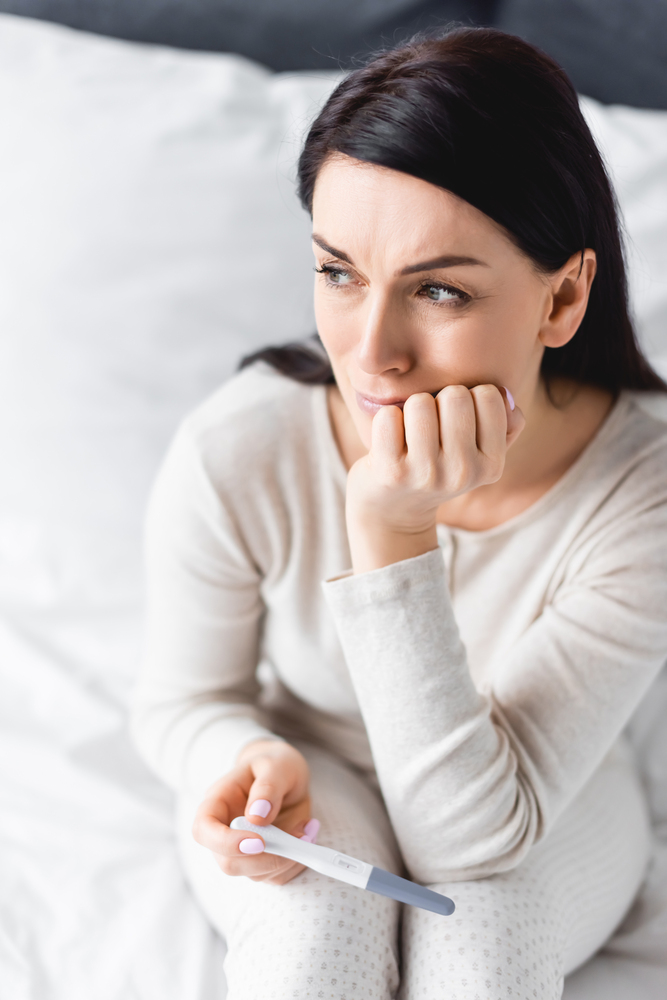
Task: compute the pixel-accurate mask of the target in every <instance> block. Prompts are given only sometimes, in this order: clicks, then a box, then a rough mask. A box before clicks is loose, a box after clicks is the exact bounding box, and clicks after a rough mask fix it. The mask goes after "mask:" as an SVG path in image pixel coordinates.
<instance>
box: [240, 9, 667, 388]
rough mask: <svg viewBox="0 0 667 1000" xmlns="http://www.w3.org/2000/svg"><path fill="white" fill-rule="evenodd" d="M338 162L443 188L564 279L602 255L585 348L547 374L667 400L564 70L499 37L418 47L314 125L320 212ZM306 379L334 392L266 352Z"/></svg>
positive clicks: (298, 351) (391, 56)
mask: <svg viewBox="0 0 667 1000" xmlns="http://www.w3.org/2000/svg"><path fill="white" fill-rule="evenodd" d="M333 153H343V154H346V155H347V156H351V157H353V158H355V159H357V160H363V161H365V162H368V163H375V164H378V165H379V166H383V167H389V168H391V169H393V170H399V171H401V172H402V173H406V174H411V175H412V176H414V177H419V178H421V179H422V180H425V181H428V182H429V183H431V184H435V185H437V186H438V187H442V188H446V189H447V190H448V191H451V192H452V193H453V194H455V195H458V196H459V197H460V198H463V199H464V200H465V201H467V202H469V203H470V204H471V205H473V206H474V207H475V208H478V209H479V210H480V211H481V212H483V213H484V214H485V215H487V216H488V217H489V218H491V219H493V220H494V221H495V222H497V223H499V224H500V225H501V226H503V227H504V229H505V230H506V231H507V233H508V236H509V238H510V239H512V240H513V242H514V243H515V245H516V246H517V247H518V248H519V249H520V250H521V251H522V252H523V253H524V254H526V256H527V257H528V258H530V260H531V261H533V263H534V265H535V266H537V267H538V268H539V269H541V270H542V271H544V272H547V273H553V272H554V271H557V270H558V269H559V268H560V267H562V266H563V265H564V264H565V262H566V261H567V260H569V258H570V257H571V256H572V255H573V254H576V253H579V252H582V251H583V250H584V249H586V248H587V247H589V248H591V249H593V250H594V251H595V253H596V256H597V274H596V277H595V279H594V281H593V285H592V287H591V293H590V297H589V302H588V307H587V309H586V313H585V315H584V318H583V320H582V322H581V325H580V327H579V329H578V331H577V333H576V334H575V336H574V337H573V338H572V339H571V340H570V341H569V342H568V343H567V344H566V345H565V346H563V347H559V348H546V349H545V352H544V357H543V361H542V372H543V374H544V375H545V376H546V377H547V378H548V377H549V376H554V375H561V376H565V377H569V378H572V379H575V380H576V381H578V382H583V383H590V384H594V385H598V386H602V387H603V388H605V389H609V390H611V391H612V392H614V393H617V392H618V391H619V390H620V389H623V388H627V389H646V390H649V389H653V390H656V389H658V390H663V391H667V385H665V383H664V382H663V381H662V379H661V378H660V377H659V376H658V375H657V374H656V372H655V371H654V370H653V369H652V368H651V366H650V364H649V363H648V361H647V360H646V358H645V357H644V356H643V354H642V352H641V350H640V348H639V345H638V343H637V339H636V336H635V332H634V329H633V325H632V321H631V319H630V315H629V310H628V292H627V280H626V273H625V263H624V257H623V247H622V242H621V236H620V229H619V221H618V213H617V206H616V201H615V198H614V193H613V190H612V187H611V183H610V181H609V178H608V176H607V173H606V170H605V167H604V163H603V161H602V158H601V156H600V153H599V151H598V149H597V146H596V145H595V142H594V140H593V137H592V135H591V133H590V130H589V128H588V126H587V124H586V122H585V120H584V117H583V115H582V113H581V110H580V108H579V102H578V99H577V94H576V92H575V90H574V87H573V86H572V84H571V82H570V80H569V79H568V77H567V75H566V73H565V72H564V70H562V69H561V68H560V66H558V64H557V63H555V62H554V61H553V60H552V59H550V58H549V57H548V56H546V55H544V53H542V52H540V51H539V50H538V49H536V48H534V47H533V46H532V45H529V44H528V43H527V42H524V41H522V40H521V39H519V38H516V37H514V36H512V35H507V34H505V33H504V32H501V31H497V30H495V29H491V28H457V29H455V30H451V31H448V32H446V33H445V34H444V35H440V36H437V37H425V36H417V37H416V38H414V39H413V40H412V41H410V42H409V43H407V44H405V45H401V46H400V47H398V48H396V49H393V50H390V51H388V52H384V53H381V54H380V55H377V56H376V57H375V58H373V59H372V60H371V61H370V62H368V63H367V64H366V65H365V66H362V67H361V68H359V69H357V70H355V71H354V72H352V73H350V75H349V76H347V77H346V78H345V79H344V80H343V82H342V83H341V84H339V86H338V87H337V88H336V90H335V91H334V92H333V93H332V95H331V96H330V97H329V100H328V101H327V103H326V104H325V106H324V108H323V109H322V111H321V112H320V114H319V115H318V117H317V118H316V120H315V122H314V123H313V125H312V127H311V129H310V131H309V133H308V136H307V138H306V142H305V145H304V148H303V152H302V154H301V157H300V160H299V196H300V198H301V202H302V204H303V205H304V207H305V208H306V209H307V210H308V211H309V212H311V211H312V201H313V191H314V188H315V182H316V180H317V175H318V173H319V171H320V169H321V167H322V165H323V164H324V162H325V161H326V159H327V158H328V157H329V156H330V155H331V154H333ZM260 359H262V360H265V361H267V362H268V363H269V364H272V365H273V366H274V367H277V368H278V369H279V370H281V371H283V373H284V374H286V375H289V376H291V377H293V378H296V379H298V380H299V381H305V382H319V383H323V382H333V375H332V372H331V368H330V366H329V365H327V364H323V362H322V355H321V352H320V351H319V350H316V351H315V352H313V351H312V350H311V349H310V348H309V347H307V346H306V345H304V344H301V345H299V344H291V345H288V346H287V347H286V348H276V347H274V348H267V349H265V350H264V351H260V352H257V353H256V354H253V355H251V356H250V357H248V358H245V359H244V360H243V362H242V363H241V364H242V367H243V366H245V365H246V364H250V363H251V362H252V361H255V360H260Z"/></svg>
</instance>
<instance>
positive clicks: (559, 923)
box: [133, 29, 667, 1000]
mask: <svg viewBox="0 0 667 1000" xmlns="http://www.w3.org/2000/svg"><path fill="white" fill-rule="evenodd" d="M299 182H300V194H301V198H302V201H303V203H304V205H305V206H306V208H307V209H308V210H309V211H310V212H311V213H312V216H313V249H314V253H315V259H316V265H317V266H316V270H317V272H318V273H317V277H316V286H315V306H316V317H317V327H318V332H319V336H320V338H321V341H322V344H323V345H324V348H325V350H326V356H324V355H323V354H318V353H317V349H316V348H313V350H310V349H308V348H304V347H301V348H299V347H294V346H292V347H288V348H286V349H279V350H276V349H272V350H267V351H265V352H260V354H259V355H256V356H255V357H254V358H251V359H249V362H252V363H248V364H246V366H245V369H244V370H243V371H242V372H241V373H240V374H239V375H237V376H236V378H234V379H232V380H231V381H230V382H229V383H228V384H227V385H225V386H223V387H222V389H220V390H219V392H218V393H216V394H215V395H214V396H213V397H212V398H211V399H209V400H208V401H206V402H205V403H204V404H203V405H202V406H201V407H200V408H199V409H198V410H197V411H196V412H195V413H194V414H193V415H192V416H191V417H190V418H189V419H188V420H186V421H185V423H184V424H183V426H182V427H181V429H180V431H179V433H178V435H177V436H176V439H175V441H174V443H173V445H172V447H171V449H170V452H169V454H168V456H167V458H166V461H165V463H164V466H163V469H162V471H161V473H160V476H159V478H158V481H157V484H156V486H155V490H154V494H153V498H152V501H151V507H150V512H149V518H148V567H149V616H148V634H147V646H146V655H145V659H144V664H143V668H142V674H141V678H140V681H139V684H138V687H137V691H136V696H135V707H134V718H133V729H134V734H135V739H136V742H137V745H138V746H139V748H140V750H141V752H142V753H143V755H144V757H145V759H146V760H147V761H148V762H149V763H150V764H151V766H152V767H153V768H154V769H155V770H156V771H157V773H158V774H159V775H161V777H162V778H163V779H164V780H165V781H166V782H167V783H168V784H170V785H171V786H172V787H173V788H174V789H175V790H176V791H177V792H178V802H179V831H180V843H181V851H182V857H183V863H184V866H185V869H186V871H187V873H188V877H189V879H190V881H191V884H192V886H193V888H194V891H195V893H196V894H197V896H198V898H199V900H200V902H201V904H202V906H203V908H204V910H205V912H206V913H207V915H208V916H209V918H210V920H211V921H212V923H213V925H214V926H215V927H216V928H217V929H218V930H219V931H220V933H221V934H222V935H223V936H224V937H225V939H226V941H227V946H228V956H227V960H226V966H225V970H226V975H227V980H228V984H229V1000H260V998H261V1000H267V998H273V997H275V998H283V997H285V998H286V997H290V998H292V997H337V998H348V1000H351V998H353V997H366V996H368V997H375V998H383V1000H384V998H390V997H391V998H394V997H399V998H401V1000H408V998H410V1000H412V998H416V997H422V996H427V997H430V998H433V997H443V998H445V997H446V998H448V1000H462V998H466V1000H468V998H470V1000H472V998H481V1000H486V998H489V1000H496V998H499V997H507V996H515V997H516V996H518V997H522V998H523V997H525V998H539V1000H552V998H556V997H560V996H561V993H562V989H563V977H564V976H565V975H566V974H567V973H569V972H570V971H571V970H573V969H574V968H576V967H577V966H578V965H580V964H581V963H583V962H585V961H586V960H587V959H588V958H589V957H590V956H592V955H593V954H594V953H595V952H596V951H597V950H598V949H599V948H600V947H601V946H602V945H603V944H604V942H605V941H606V940H607V939H608V938H609V937H610V935H611V934H612V932H613V931H614V929H615V928H616V927H617V926H618V924H619V923H620V921H621V920H622V918H623V916H624V914H625V913H626V912H627V910H628V908H629V906H630V904H631V902H632V900H633V898H634V896H635V895H636V893H637V890H638V888H639V886H640V884H641V882H642V879H643V876H644V872H645V868H646V865H647V862H648V858H649V852H650V830H649V823H648V819H647V814H646V807H645V803H644V799H643V796H642V791H641V787H640V783H639V779H638V777H637V773H636V769H635V765H634V763H633V760H632V757H631V754H630V751H629V749H628V746H627V744H626V742H625V740H624V738H623V736H622V730H623V728H624V726H625V724H626V723H627V721H628V719H629V718H630V716H631V715H632V712H633V710H634V708H635V706H636V705H637V703H638V702H639V700H640V699H641V697H642V696H643V694H644V693H645V692H646V691H647V689H648V688H649V686H650V684H651V682H652V680H653V679H654V677H655V676H656V674H657V672H658V670H659V668H660V666H661V664H662V663H663V661H664V660H665V657H666V655H667V623H666V621H665V616H664V607H665V599H666V597H667V476H666V475H665V469H666V468H667V466H666V460H667V427H666V426H665V425H664V424H662V423H660V422H658V421H656V420H654V419H653V418H652V417H650V416H648V415H647V414H646V413H645V412H644V411H643V410H642V409H641V408H640V406H639V405H638V402H637V399H638V394H639V393H641V392H642V391H645V390H659V391H663V390H664V389H665V386H664V384H663V383H662V382H661V380H660V379H659V378H658V376H657V375H656V374H655V373H654V372H653V371H652V370H651V368H650V367H649V365H648V364H647V362H646V361H645V359H644V358H643V357H642V355H641V353H640V351H639V349H638V347H637V345H636V342H635V339H634V335H633V331H632V326H631V323H630V320H629V318H628V309H627V298H626V284H625V273H624V266H623V258H622V251H621V244H620V239H619V232H618V224H617V220H616V212H615V205H614V199H613V195H612V193H611V190H610V185H609V182H608V179H607V176H606V174H605V170H604V167H603V165H602V162H601V159H600V155H599V153H598V151H597V149H596V147H595V144H594V142H593V139H592V138H591V135H590V132H589V130H588V128H587V126H586V124H585V122H584V120H583V118H582V116H581V113H580V111H579V107H578V103H577V98H576V95H575V93H574V90H573V88H572V86H571V84H570V83H569V81H568V80H567V78H566V76H565V74H564V73H563V71H562V70H560V69H559V68H558V67H557V66H556V65H555V64H554V63H553V62H552V61H551V60H550V59H548V58H547V57H546V56H544V55H542V54H541V53H539V52H538V51H537V50H535V49H533V48H532V47H531V46H529V45H527V44H525V43H523V42H522V41H520V40H518V39H516V38H513V37H510V36H507V35H504V34H502V33H500V32H497V31H491V30H482V29H470V30H467V29H466V30H456V31H453V32H450V33H448V34H446V35H445V36H444V37H440V38H430V39H429V38H419V39H416V40H415V41H413V42H412V43H411V44H408V45H405V46H403V47H401V48H398V49H396V50H394V51H391V52H388V53H385V54H382V55H380V56H379V57H377V58H375V59H374V60H373V61H371V62H370V63H369V64H368V65H367V66H365V67H363V68H361V69H358V70H356V71H355V72H353V73H351V74H350V75H349V76H348V77H347V78H346V79H345V80H344V82H343V83H342V84H341V85H340V86H339V87H338V89H337V90H336V91H335V92H334V93H333V95H332V96H331V97H330V99H329V101H328V102H327V104H326V106H325V107H324V109H323V110H322V112H321V113H320V115H319V117H318V118H317V120H316V121H315V123H314V124H313V126H312V128H311V130H310V133H309V135H308V138H307V140H306V143H305V147H304V151H303V154H302V156H301V160H300V165H299ZM288 279H289V276H288V275H287V276H286V280H288ZM260 362H261V363H260ZM267 362H268V364H267ZM630 390H635V392H634V393H633V392H632V391H630ZM322 581H324V582H322ZM242 814H243V815H245V816H246V817H247V818H248V819H250V820H251V821H252V822H254V823H257V824H259V825H262V824H268V823H274V824H276V825H277V826H280V827H282V828H283V829H284V830H287V831H288V832H289V833H292V834H294V835H295V836H305V837H307V838H309V839H312V838H313V836H314V835H315V833H316V831H317V829H318V827H319V843H322V844H325V845H327V846H331V847H336V848H337V849H339V850H341V851H344V852H347V853H348V854H351V855H354V856H357V857H359V858H362V859H364V860H365V861H368V862H371V863H372V864H375V865H378V866H380V867H383V868H385V869H389V870H392V871H394V872H396V873H397V874H399V875H400V874H403V875H407V876H408V877H410V878H412V879H414V880H416V881H419V882H421V883H423V884H426V885H429V886H431V887H432V888H434V889H436V890H437V891H439V892H443V893H445V894H446V895H448V896H451V897H452V898H453V899H454V900H455V902H456V906H457V909H456V912H455V914H454V915H453V916H452V917H451V918H443V917H441V916H438V915H435V914H432V913H429V912H427V911H425V910H420V909H416V908H414V907H410V906H405V907H401V906H400V905H399V904H398V903H395V902H394V901H393V900H390V899H387V898H385V897H382V896H377V895H373V894H371V893H369V892H364V891H363V890H356V889H351V888H350V887H349V886H347V885H346V884H345V883H341V882H337V881H335V880H333V879H328V878H325V877H323V876H320V875H318V874H317V873H315V872H313V871H311V870H308V869H304V868H303V866H301V865H297V864H294V863H293V862H291V861H288V860H285V859H283V858H279V857H277V856H274V855H270V854H268V853H266V852H264V850H263V847H264V844H263V841H262V838H261V837H259V836H257V835H254V834H245V833H243V832H240V831H235V830H232V829H230V826H229V824H230V822H231V820H232V819H233V818H234V817H235V816H237V815H242ZM320 824H321V825H320ZM239 876H246V877H245V878H239Z"/></svg>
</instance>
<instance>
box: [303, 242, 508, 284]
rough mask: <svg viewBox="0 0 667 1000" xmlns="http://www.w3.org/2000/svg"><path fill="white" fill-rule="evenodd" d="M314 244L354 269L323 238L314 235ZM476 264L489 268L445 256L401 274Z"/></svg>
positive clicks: (473, 259) (480, 262) (345, 256)
mask: <svg viewBox="0 0 667 1000" xmlns="http://www.w3.org/2000/svg"><path fill="white" fill-rule="evenodd" d="M312 239H313V243H317V245H318V247H320V249H322V250H326V252H327V253H330V254H331V255H332V257H337V258H338V260H344V261H345V262H346V263H347V264H352V266H353V267H354V262H353V261H352V258H351V257H350V255H349V254H347V253H345V251H344V250H337V249H336V247H332V246H330V245H329V244H328V243H327V242H326V241H325V240H323V239H322V237H321V236H318V235H317V233H313V236H312ZM472 264H476V265H478V266H479V267H489V266H490V265H489V264H486V263H485V262H484V261H483V260H477V258H476V257H461V256H458V255H455V254H444V255H443V256H442V257H434V258H433V259H432V260H423V261H420V262H419V263H418V264H410V265H409V266H408V267H404V268H403V269H402V270H401V271H399V274H401V275H405V274H416V273H417V272H419V271H434V270H436V269H437V268H439V267H464V266H470V265H472Z"/></svg>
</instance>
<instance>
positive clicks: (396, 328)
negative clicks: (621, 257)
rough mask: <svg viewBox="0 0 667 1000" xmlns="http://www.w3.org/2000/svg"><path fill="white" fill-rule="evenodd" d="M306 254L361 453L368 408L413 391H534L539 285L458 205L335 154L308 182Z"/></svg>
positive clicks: (546, 293)
mask: <svg viewBox="0 0 667 1000" xmlns="http://www.w3.org/2000/svg"><path fill="white" fill-rule="evenodd" d="M313 248H314V251H315V257H316V260H317V267H318V269H321V270H322V272H323V273H320V274H318V275H317V280H316V287H315V314H316V318H317V327H318V330H319V333H320V336H321V338H322V341H323V343H324V346H325V347H326V350H327V353H328V355H329V358H330V360H331V364H332V366H333V370H334V374H335V376H336V381H337V383H338V387H339V389H340V391H341V393H342V396H343V399H344V401H345V403H346V405H347V407H348V409H349V411H350V414H351V416H352V420H353V421H354V424H355V427H356V430H357V432H358V434H359V436H360V438H361V440H362V442H363V443H364V445H365V446H366V447H367V448H368V447H369V446H370V428H371V422H372V419H373V416H374V415H375V413H376V412H377V410H378V409H379V407H380V405H382V404H387V403H401V402H403V401H404V400H405V399H407V397H408V396H410V395H412V394H413V393H416V392H430V393H433V394H434V395H435V394H436V393H437V392H439V390H440V389H442V388H443V387H444V386H445V385H465V386H467V387H468V388H472V387H473V386H475V385H480V384H485V383H493V384H495V385H498V386H507V387H508V388H509V389H510V391H511V392H512V393H513V394H514V395H515V396H516V397H517V399H518V400H519V401H520V400H522V399H525V400H526V401H527V399H528V396H529V394H530V393H532V392H534V391H535V387H536V385H537V381H538V378H539V367H540V361H541V358H542V353H543V350H544V345H543V343H542V341H541V340H540V336H539V334H540V330H541V327H542V326H543V324H544V322H545V320H546V318H547V317H548V315H549V311H550V309H551V302H552V298H551V293H552V289H551V285H550V282H549V280H548V279H547V278H545V276H544V275H542V274H540V273H538V272H537V271H536V270H535V268H534V267H533V266H532V264H531V262H530V261H529V260H528V259H527V258H526V257H525V256H524V255H523V254H521V253H520V252H519V251H518V250H517V249H516V247H515V246H514V244H513V243H512V242H511V241H510V240H509V239H508V238H507V236H506V235H505V233H504V230H503V229H502V228H501V227H500V226H498V225H496V223H494V222H493V221H492V220H491V219H489V218H488V217H487V216H486V215H484V214H483V213H482V212H480V211H478V210H477V209H476V208H473V207H472V206H471V205H469V204H468V203H467V202H465V201H462V200H461V199H460V198H458V197H456V195H453V194H451V193H450V192H448V191H445V190H443V189H441V188H438V187H435V186H434V185H433V184H429V183H427V182H426V181H422V180H418V179H417V178H415V177H411V176H409V175H408V174H403V173H399V172H398V171H395V170H390V169H387V168H385V167H377V166H374V165H371V164H367V163H360V162H359V161H357V160H353V159H351V158H350V157H347V156H343V155H342V154H336V155H335V156H332V157H331V158H330V159H329V160H327V161H326V163H325V164H324V165H323V167H322V169H321V170H320V173H319V175H318V178H317V183H316V185H315V193H314V199H313Z"/></svg>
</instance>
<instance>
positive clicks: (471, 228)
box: [313, 154, 515, 260]
mask: <svg viewBox="0 0 667 1000" xmlns="http://www.w3.org/2000/svg"><path fill="white" fill-rule="evenodd" d="M313 226H314V229H315V231H316V232H317V233H319V234H321V235H322V236H324V237H325V238H326V240H327V242H328V243H330V244H331V245H332V246H336V247H339V248H340V249H344V250H346V251H347V252H348V253H350V254H351V255H352V256H353V257H354V254H355V252H356V254H357V255H364V256H365V255H366V254H369V253H373V255H374V256H376V255H377V254H378V253H379V252H381V253H382V256H387V257H391V258H392V259H398V258H400V259H401V260H402V259H403V258H408V257H409V258H413V257H415V255H417V257H422V256H423V255H424V254H426V255H430V254H431V253H437V254H442V253H445V252H447V253H449V252H451V253H454V252H455V253H457V254H461V255H465V256H479V255H480V254H481V253H482V252H483V253H484V254H485V255H486V256H487V257H488V256H489V254H490V253H491V254H493V253H494V252H496V253H506V252H508V249H511V250H514V249H515V248H514V246H513V244H511V242H510V241H509V240H508V238H507V236H506V235H505V233H504V230H503V229H502V228H501V227H500V226H499V225H497V224H496V223H495V222H494V221H493V220H492V219H489V217H488V216H486V215H484V214H483V213H482V212H480V211H479V210H478V209H476V208H474V207H473V206H472V205H470V204H469V203H468V202H466V201H464V200H463V199H462V198H459V197H457V195H455V194H452V192H451V191H446V190H445V189H444V188H440V187H437V186H436V185H434V184H429V183H428V182H427V181H423V180H421V179H419V178H417V177H412V176H411V175H410V174H404V173H401V172H400V171H398V170H391V169H389V168H388V167H380V166H376V165H375V164H371V163H363V162H360V161H359V160H354V159H352V158H351V157H349V156H344V155H343V154H335V155H333V156H331V157H330V158H329V159H328V160H327V161H326V162H325V163H324V164H323V166H322V168H321V170H320V172H319V174H318V177H317V182H316V184H315V191H314V197H313Z"/></svg>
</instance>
